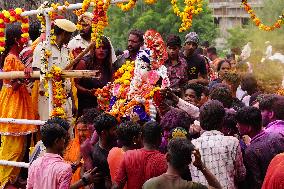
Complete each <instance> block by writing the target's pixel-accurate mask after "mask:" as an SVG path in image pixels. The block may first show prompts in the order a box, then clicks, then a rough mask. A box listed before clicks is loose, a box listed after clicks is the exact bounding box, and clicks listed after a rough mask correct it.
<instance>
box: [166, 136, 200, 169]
mask: <svg viewBox="0 0 284 189" xmlns="http://www.w3.org/2000/svg"><path fill="white" fill-rule="evenodd" d="M193 150H194V146H193V145H192V143H191V142H190V141H189V140H187V139H185V138H177V139H172V140H171V141H170V142H169V145H168V153H167V156H166V157H167V161H168V163H169V164H170V166H172V167H173V168H174V169H176V170H177V171H178V172H179V173H180V174H181V173H182V172H183V171H184V169H185V168H187V167H188V165H189V164H190V163H191V161H192V160H191V155H192V151H193Z"/></svg>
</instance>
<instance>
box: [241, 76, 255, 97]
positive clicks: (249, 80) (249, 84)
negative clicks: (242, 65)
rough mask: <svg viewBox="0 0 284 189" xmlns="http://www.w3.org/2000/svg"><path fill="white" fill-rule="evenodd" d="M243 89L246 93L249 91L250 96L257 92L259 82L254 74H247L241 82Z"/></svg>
mask: <svg viewBox="0 0 284 189" xmlns="http://www.w3.org/2000/svg"><path fill="white" fill-rule="evenodd" d="M241 88H242V90H244V91H247V93H248V94H249V95H252V94H253V93H255V92H257V88H258V86H257V80H256V78H255V77H254V75H252V74H246V75H244V76H243V78H242V80H241Z"/></svg>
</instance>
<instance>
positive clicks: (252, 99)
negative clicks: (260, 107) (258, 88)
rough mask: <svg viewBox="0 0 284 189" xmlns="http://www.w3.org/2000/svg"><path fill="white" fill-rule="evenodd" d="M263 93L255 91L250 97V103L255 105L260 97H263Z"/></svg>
mask: <svg viewBox="0 0 284 189" xmlns="http://www.w3.org/2000/svg"><path fill="white" fill-rule="evenodd" d="M262 96H263V94H262V93H261V92H256V93H253V94H252V95H251V96H250V99H249V105H250V106H253V105H254V104H255V103H256V102H259V97H260V98H261V97H262Z"/></svg>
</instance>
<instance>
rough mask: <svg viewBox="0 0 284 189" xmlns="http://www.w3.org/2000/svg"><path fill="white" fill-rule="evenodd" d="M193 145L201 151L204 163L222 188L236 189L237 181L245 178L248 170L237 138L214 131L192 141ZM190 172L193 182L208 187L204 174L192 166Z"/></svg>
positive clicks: (206, 132)
mask: <svg viewBox="0 0 284 189" xmlns="http://www.w3.org/2000/svg"><path fill="white" fill-rule="evenodd" d="M192 144H193V145H194V146H195V147H196V148H198V149H199V151H200V154H201V160H202V162H204V164H205V166H206V167H207V168H208V169H209V170H210V172H211V173H212V174H213V175H215V176H216V178H217V180H218V181H219V182H220V184H221V186H222V188H227V189H236V188H237V186H236V185H235V181H236V180H237V181H241V180H243V179H244V178H245V175H246V169H245V166H244V164H243V157H242V152H241V148H240V144H239V140H238V139H237V138H235V137H232V136H224V135H223V134H222V133H221V132H220V131H216V130H212V131H205V132H204V133H202V134H201V136H200V137H199V138H197V139H194V140H192ZM193 159H194V157H193ZM193 162H194V161H193ZM190 172H191V176H192V181H193V182H198V183H201V184H204V185H208V183H207V181H206V179H205V177H204V175H203V174H202V172H201V171H199V170H197V168H196V167H195V166H193V165H190Z"/></svg>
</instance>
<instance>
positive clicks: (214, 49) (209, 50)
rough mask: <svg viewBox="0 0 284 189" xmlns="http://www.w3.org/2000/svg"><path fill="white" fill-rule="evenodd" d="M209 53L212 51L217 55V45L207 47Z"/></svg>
mask: <svg viewBox="0 0 284 189" xmlns="http://www.w3.org/2000/svg"><path fill="white" fill-rule="evenodd" d="M207 53H212V54H215V55H217V49H216V47H209V48H208V49H207Z"/></svg>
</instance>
